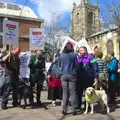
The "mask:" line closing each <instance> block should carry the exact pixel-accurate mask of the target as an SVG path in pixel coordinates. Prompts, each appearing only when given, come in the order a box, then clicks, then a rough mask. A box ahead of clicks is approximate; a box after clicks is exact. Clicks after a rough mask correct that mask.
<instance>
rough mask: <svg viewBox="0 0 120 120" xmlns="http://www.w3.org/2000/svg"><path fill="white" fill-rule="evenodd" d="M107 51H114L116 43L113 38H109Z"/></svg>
mask: <svg viewBox="0 0 120 120" xmlns="http://www.w3.org/2000/svg"><path fill="white" fill-rule="evenodd" d="M107 52H108V53H111V52H114V44H113V41H112V40H108V42H107Z"/></svg>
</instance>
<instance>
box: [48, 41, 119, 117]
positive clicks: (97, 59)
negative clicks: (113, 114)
mask: <svg viewBox="0 0 120 120" xmlns="http://www.w3.org/2000/svg"><path fill="white" fill-rule="evenodd" d="M102 57H103V53H102V52H101V51H99V49H98V48H95V49H94V52H93V53H92V54H89V53H88V52H87V48H86V47H84V46H82V47H80V49H79V53H76V52H74V48H73V45H72V44H70V43H67V44H66V46H65V48H64V50H63V52H62V53H61V54H59V53H58V54H56V56H55V58H56V59H55V61H53V63H52V64H51V66H50V68H49V69H48V73H47V75H48V99H51V100H53V103H52V104H53V105H55V101H56V99H60V100H61V102H62V114H64V115H65V114H66V113H67V107H68V104H69V100H70V101H71V105H72V112H73V115H76V110H77V109H81V105H82V102H83V101H82V97H83V93H84V91H85V90H86V88H88V87H94V88H95V89H99V90H101V89H104V90H105V91H106V93H107V95H108V96H109V101H108V102H109V104H110V105H111V108H113V109H114V108H115V98H116V88H117V81H118V60H117V59H116V58H115V57H114V52H111V53H109V61H104V60H102ZM94 83H96V84H95V85H94ZM69 98H70V99H69Z"/></svg>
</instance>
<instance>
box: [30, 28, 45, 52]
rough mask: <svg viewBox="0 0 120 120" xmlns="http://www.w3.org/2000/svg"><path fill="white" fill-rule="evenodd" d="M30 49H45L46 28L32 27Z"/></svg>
mask: <svg viewBox="0 0 120 120" xmlns="http://www.w3.org/2000/svg"><path fill="white" fill-rule="evenodd" d="M30 50H44V29H41V28H30Z"/></svg>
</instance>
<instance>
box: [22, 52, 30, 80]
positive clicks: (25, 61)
mask: <svg viewBox="0 0 120 120" xmlns="http://www.w3.org/2000/svg"><path fill="white" fill-rule="evenodd" d="M30 55H31V53H30V52H22V53H20V77H21V78H29V76H30V69H29V67H28V65H29V61H30Z"/></svg>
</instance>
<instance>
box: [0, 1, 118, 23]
mask: <svg viewBox="0 0 120 120" xmlns="http://www.w3.org/2000/svg"><path fill="white" fill-rule="evenodd" d="M0 1H5V2H11V3H17V4H22V5H24V4H25V2H26V1H27V4H26V5H27V6H29V7H31V8H32V9H33V10H34V12H35V13H36V14H37V16H38V17H40V18H43V19H45V20H46V21H50V20H51V19H52V14H53V13H55V12H56V13H58V14H61V15H62V17H61V20H60V21H61V22H62V23H63V24H66V23H68V22H69V21H70V13H71V10H72V3H73V2H74V1H75V2H76V4H80V1H81V0H0ZM95 1H96V0H90V2H91V3H95ZM102 1H103V2H102ZM114 1H118V0H114ZM98 3H99V7H100V10H101V13H102V15H103V16H104V17H105V18H106V20H108V18H110V13H109V14H108V11H107V7H106V6H108V5H110V6H111V4H112V0H98ZM116 3H117V2H116Z"/></svg>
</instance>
